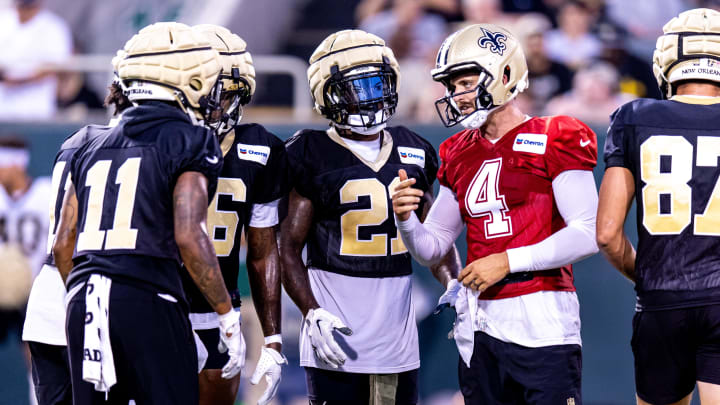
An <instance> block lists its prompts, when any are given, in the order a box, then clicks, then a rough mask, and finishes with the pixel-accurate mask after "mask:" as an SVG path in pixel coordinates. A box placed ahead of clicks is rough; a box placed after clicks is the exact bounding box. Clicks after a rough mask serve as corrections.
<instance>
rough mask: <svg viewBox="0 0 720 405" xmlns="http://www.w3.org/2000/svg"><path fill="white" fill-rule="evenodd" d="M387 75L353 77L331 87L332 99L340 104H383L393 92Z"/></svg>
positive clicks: (330, 94) (375, 74)
mask: <svg viewBox="0 0 720 405" xmlns="http://www.w3.org/2000/svg"><path fill="white" fill-rule="evenodd" d="M391 86H392V85H391V83H390V77H389V75H387V74H382V73H373V74H370V75H358V76H351V77H348V78H346V79H344V80H341V81H339V82H336V83H332V84H331V85H330V86H329V89H328V93H329V96H330V98H331V99H333V101H335V103H338V104H346V105H353V104H364V103H368V102H382V101H383V99H384V98H386V97H388V95H389V94H391V92H392V91H393V90H392V89H391Z"/></svg>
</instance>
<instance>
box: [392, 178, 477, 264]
mask: <svg viewBox="0 0 720 405" xmlns="http://www.w3.org/2000/svg"><path fill="white" fill-rule="evenodd" d="M397 226H398V230H399V231H400V234H401V235H402V239H403V242H404V243H405V247H407V249H408V251H410V254H411V255H412V256H413V257H414V258H415V260H417V261H418V263H420V264H422V265H423V266H430V265H432V264H434V263H435V262H437V261H439V260H440V259H442V258H443V256H445V254H446V253H447V252H448V251H449V250H450V248H451V247H452V245H453V243H454V242H455V239H457V237H458V235H460V233H461V232H462V230H463V226H464V224H463V220H462V217H461V216H460V208H459V207H458V201H457V199H456V198H455V194H454V193H453V192H452V190H450V189H449V188H447V187H444V186H440V192H439V193H438V196H437V198H436V199H435V202H434V203H433V205H432V207H430V212H428V215H427V217H426V218H425V222H424V223H420V221H419V220H418V218H417V216H416V215H415V213H414V212H412V213H410V218H409V219H408V220H407V221H400V220H397Z"/></svg>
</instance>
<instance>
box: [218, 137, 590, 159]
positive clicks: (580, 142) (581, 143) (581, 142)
mask: <svg viewBox="0 0 720 405" xmlns="http://www.w3.org/2000/svg"><path fill="white" fill-rule="evenodd" d="M580 143H581V144H582V142H580ZM205 160H207V161H208V163H210V164H211V165H214V164H215V163H217V162H218V161H219V159H218V157H217V156H213V157H212V158H210V157H208V156H205Z"/></svg>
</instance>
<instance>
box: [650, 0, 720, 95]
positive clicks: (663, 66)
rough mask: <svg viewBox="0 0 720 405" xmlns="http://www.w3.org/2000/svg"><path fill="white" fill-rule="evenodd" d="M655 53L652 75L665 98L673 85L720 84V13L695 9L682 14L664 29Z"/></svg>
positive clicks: (671, 93)
mask: <svg viewBox="0 0 720 405" xmlns="http://www.w3.org/2000/svg"><path fill="white" fill-rule="evenodd" d="M663 33H664V34H663V35H661V36H660V37H659V38H658V39H657V44H656V45H655V52H654V53H653V73H655V78H656V79H657V82H658V86H660V92H661V93H662V95H663V97H672V95H673V94H674V92H675V89H674V87H675V86H673V83H676V82H679V81H682V80H709V81H713V82H716V83H718V84H720V13H719V12H717V11H715V10H711V9H707V8H696V9H693V10H688V11H685V12H682V13H680V15H678V16H677V17H674V18H673V19H672V20H670V21H669V22H668V23H667V24H665V26H664V27H663Z"/></svg>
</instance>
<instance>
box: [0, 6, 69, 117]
mask: <svg viewBox="0 0 720 405" xmlns="http://www.w3.org/2000/svg"><path fill="white" fill-rule="evenodd" d="M14 5H15V7H13V8H10V9H6V10H3V11H2V12H0V44H2V45H3V51H2V53H0V120H11V119H47V118H51V117H52V116H53V115H54V114H55V110H56V108H57V107H56V92H57V79H56V77H55V75H54V74H53V73H52V72H51V71H49V70H48V67H49V65H52V64H54V63H60V62H63V61H64V60H65V59H66V58H67V57H69V56H70V52H71V50H72V36H71V34H70V30H69V28H68V26H67V24H66V23H65V22H64V21H63V20H61V19H60V18H59V17H57V16H56V15H55V14H52V13H51V12H50V11H48V10H46V9H44V8H43V6H42V1H41V0H14Z"/></svg>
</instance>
